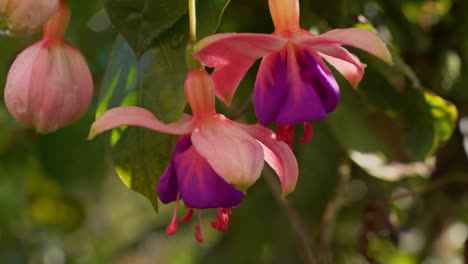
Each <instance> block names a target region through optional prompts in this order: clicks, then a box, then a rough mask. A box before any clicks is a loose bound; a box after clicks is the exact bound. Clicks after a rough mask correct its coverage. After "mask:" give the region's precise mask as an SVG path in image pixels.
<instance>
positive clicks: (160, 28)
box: [104, 0, 187, 56]
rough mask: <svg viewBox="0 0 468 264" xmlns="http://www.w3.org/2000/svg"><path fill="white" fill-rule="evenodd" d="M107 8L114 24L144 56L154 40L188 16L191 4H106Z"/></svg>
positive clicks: (126, 0)
mask: <svg viewBox="0 0 468 264" xmlns="http://www.w3.org/2000/svg"><path fill="white" fill-rule="evenodd" d="M104 7H105V8H106V10H107V13H108V15H109V17H110V19H111V21H112V24H113V25H114V26H115V27H116V28H117V30H118V31H119V32H120V33H121V34H122V35H123V36H124V37H125V39H126V40H127V41H128V43H130V45H131V46H132V48H133V50H134V51H135V54H137V55H138V56H141V55H142V54H143V51H144V49H145V48H146V47H147V46H148V45H149V44H150V43H151V41H152V40H153V39H154V38H156V37H158V36H159V34H161V33H163V32H164V31H166V30H168V29H170V28H171V27H172V26H173V25H174V23H175V22H176V21H177V20H179V19H180V18H181V17H182V16H183V15H184V14H185V13H186V12H187V1H185V0H104Z"/></svg>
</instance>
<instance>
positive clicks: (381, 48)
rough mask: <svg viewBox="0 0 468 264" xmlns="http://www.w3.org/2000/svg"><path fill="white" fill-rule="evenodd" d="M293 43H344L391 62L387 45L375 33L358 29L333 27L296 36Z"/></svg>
mask: <svg viewBox="0 0 468 264" xmlns="http://www.w3.org/2000/svg"><path fill="white" fill-rule="evenodd" d="M294 42H295V43H297V44H299V45H305V46H316V45H345V46H351V47H355V48H358V49H361V50H363V51H366V52H368V53H370V54H372V55H374V56H376V57H377V58H380V59H381V60H383V61H385V62H386V63H388V64H392V55H391V54H390V51H389V50H388V49H387V45H386V44H385V42H383V41H382V40H381V39H380V38H379V37H378V36H377V35H376V34H374V33H372V32H370V31H367V30H364V29H360V28H346V29H334V30H331V31H328V32H326V33H324V34H321V35H317V36H304V35H301V36H298V37H296V38H295V40H294Z"/></svg>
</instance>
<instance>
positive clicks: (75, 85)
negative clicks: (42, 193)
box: [5, 0, 93, 133]
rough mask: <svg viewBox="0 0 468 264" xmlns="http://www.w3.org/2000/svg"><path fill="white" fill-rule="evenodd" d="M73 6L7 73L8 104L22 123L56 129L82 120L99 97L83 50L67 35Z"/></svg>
mask: <svg viewBox="0 0 468 264" xmlns="http://www.w3.org/2000/svg"><path fill="white" fill-rule="evenodd" d="M69 19H70V10H69V7H68V5H67V3H66V1H65V0H61V1H60V6H59V9H58V10H57V12H56V13H55V14H54V16H53V17H52V18H51V19H50V20H49V21H48V22H47V24H46V25H45V26H44V37H43V39H42V40H41V41H39V42H37V43H35V44H34V45H32V46H30V47H29V48H27V49H26V50H24V51H23V52H22V53H21V54H20V55H19V56H18V58H16V60H15V61H14V63H13V65H12V66H11V68H10V71H9V73H8V77H7V83H6V88H5V104H6V106H7V109H8V111H9V112H10V114H11V115H12V116H13V117H14V118H15V119H16V120H17V121H18V122H19V123H21V124H23V125H24V126H25V127H28V128H34V129H35V130H36V131H37V132H39V133H50V132H53V131H55V130H57V129H59V128H61V127H63V126H65V125H68V124H71V123H73V122H75V121H77V120H78V119H80V118H81V117H82V116H83V114H84V113H85V112H86V110H87V109H88V106H89V104H90V103H91V100H92V96H93V80H92V76H91V73H90V71H89V68H88V65H87V64H86V61H85V59H84V58H83V56H82V55H81V53H80V52H79V51H78V50H77V49H75V48H74V47H73V46H72V45H71V44H69V43H68V42H66V41H65V40H64V39H63V36H64V34H65V31H66V28H67V25H68V22H69Z"/></svg>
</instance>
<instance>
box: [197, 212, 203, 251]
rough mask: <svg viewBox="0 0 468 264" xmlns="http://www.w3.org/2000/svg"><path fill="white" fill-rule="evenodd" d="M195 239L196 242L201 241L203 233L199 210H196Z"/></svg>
mask: <svg viewBox="0 0 468 264" xmlns="http://www.w3.org/2000/svg"><path fill="white" fill-rule="evenodd" d="M195 239H196V240H197V242H198V243H202V242H203V235H202V231H201V210H198V224H197V226H196V227H195Z"/></svg>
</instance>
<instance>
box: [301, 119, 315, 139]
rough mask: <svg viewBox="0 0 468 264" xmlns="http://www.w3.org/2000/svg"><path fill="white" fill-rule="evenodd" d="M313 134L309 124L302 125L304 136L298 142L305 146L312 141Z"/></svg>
mask: <svg viewBox="0 0 468 264" xmlns="http://www.w3.org/2000/svg"><path fill="white" fill-rule="evenodd" d="M313 133H314V129H313V128H312V125H311V124H309V123H304V136H303V137H301V138H299V142H301V144H307V143H309V141H310V140H311V139H312V134H313Z"/></svg>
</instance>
